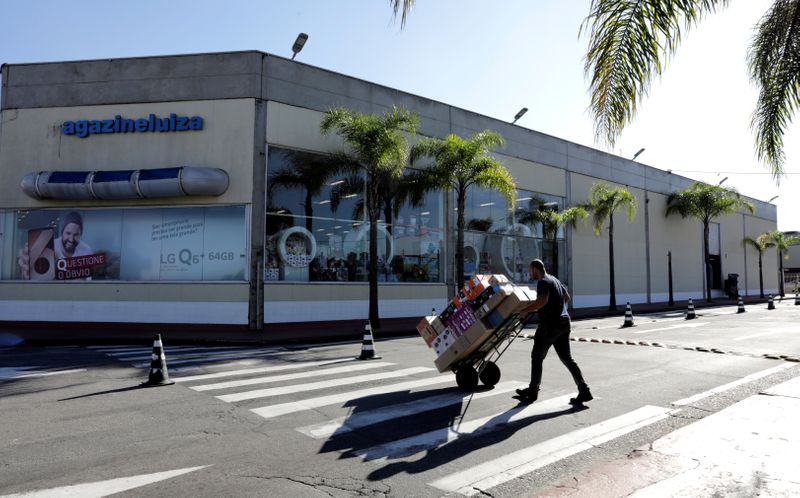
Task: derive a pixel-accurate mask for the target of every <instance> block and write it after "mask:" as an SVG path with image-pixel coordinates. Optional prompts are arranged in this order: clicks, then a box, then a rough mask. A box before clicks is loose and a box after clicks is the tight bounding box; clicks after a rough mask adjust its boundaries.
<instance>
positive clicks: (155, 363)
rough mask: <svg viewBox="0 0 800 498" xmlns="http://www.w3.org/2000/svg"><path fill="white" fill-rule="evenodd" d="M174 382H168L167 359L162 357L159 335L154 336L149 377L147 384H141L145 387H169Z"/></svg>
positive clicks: (162, 349) (162, 348)
mask: <svg viewBox="0 0 800 498" xmlns="http://www.w3.org/2000/svg"><path fill="white" fill-rule="evenodd" d="M174 383H175V381H173V380H169V371H168V370H167V357H166V356H165V355H164V347H163V345H162V344H161V334H156V339H155V340H154V341H153V357H152V360H151V361H150V375H149V377H148V379H147V382H144V383H142V385H143V386H146V387H155V386H169V385H172V384H174Z"/></svg>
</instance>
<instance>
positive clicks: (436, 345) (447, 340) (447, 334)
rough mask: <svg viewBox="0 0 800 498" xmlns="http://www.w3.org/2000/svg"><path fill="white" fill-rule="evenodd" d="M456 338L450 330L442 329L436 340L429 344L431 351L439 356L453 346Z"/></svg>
mask: <svg viewBox="0 0 800 498" xmlns="http://www.w3.org/2000/svg"><path fill="white" fill-rule="evenodd" d="M456 339H457V338H456V336H455V334H453V331H452V330H450V329H444V332H442V333H441V334H439V335H438V336H437V337H436V339H434V340H433V342H432V343H431V347H432V348H433V351H434V352H435V353H436V356H441V355H442V354H443V353H444V352H445V351H447V348H449V347H450V346H452V345H453V343H454V342H456Z"/></svg>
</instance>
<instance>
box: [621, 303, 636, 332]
mask: <svg viewBox="0 0 800 498" xmlns="http://www.w3.org/2000/svg"><path fill="white" fill-rule="evenodd" d="M622 326H623V327H633V310H631V303H627V304H626V305H625V321H624V322H622Z"/></svg>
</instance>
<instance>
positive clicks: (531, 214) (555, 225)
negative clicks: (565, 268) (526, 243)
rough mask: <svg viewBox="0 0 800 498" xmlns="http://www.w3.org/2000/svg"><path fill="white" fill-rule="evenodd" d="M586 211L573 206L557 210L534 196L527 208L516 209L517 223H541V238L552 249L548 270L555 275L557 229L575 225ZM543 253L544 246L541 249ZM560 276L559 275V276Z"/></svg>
mask: <svg viewBox="0 0 800 498" xmlns="http://www.w3.org/2000/svg"><path fill="white" fill-rule="evenodd" d="M586 217H587V211H586V208H585V207H582V206H575V207H571V208H567V209H565V210H563V211H558V208H557V207H556V206H552V207H551V206H549V205H548V204H547V203H545V202H544V201H543V200H542V199H540V198H537V197H534V198H532V199H531V200H530V201H528V208H527V209H518V210H517V212H516V218H517V221H518V222H519V223H523V224H525V225H532V226H534V227H535V226H536V225H538V224H541V227H542V238H543V239H544V240H545V241H546V242H547V243H548V244H550V247H552V251H553V263H552V264H551V265H550V266H551V268H550V271H551V273H552V274H553V275H555V276H556V277H559V273H558V242H557V240H556V239H557V238H558V230H559V229H560V228H561V227H562V226H570V227H572V228H575V227H577V224H578V220H580V221H584V222H585V221H586ZM542 253H544V248H543V249H542ZM560 278H561V277H560Z"/></svg>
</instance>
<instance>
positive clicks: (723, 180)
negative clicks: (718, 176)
mask: <svg viewBox="0 0 800 498" xmlns="http://www.w3.org/2000/svg"><path fill="white" fill-rule="evenodd" d="M727 179H728V177H727V176H726V177H725V178H723V179H722V180H720V181H719V183H718V184H717V185H722V184H723V183H725V181H726V180H727Z"/></svg>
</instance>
